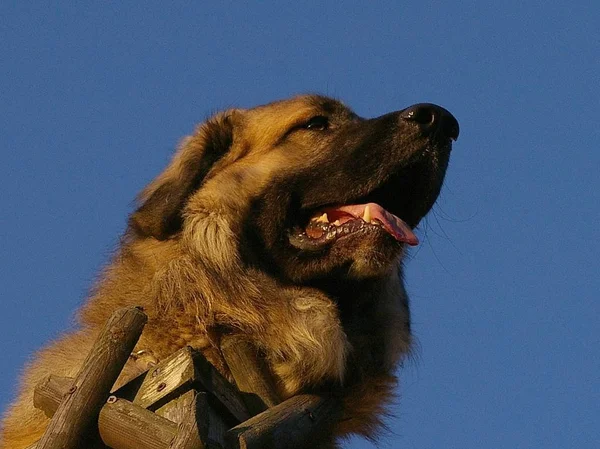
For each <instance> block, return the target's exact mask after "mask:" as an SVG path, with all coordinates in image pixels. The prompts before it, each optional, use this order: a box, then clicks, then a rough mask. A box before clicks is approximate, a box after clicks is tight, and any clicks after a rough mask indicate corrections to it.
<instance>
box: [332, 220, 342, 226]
mask: <svg viewBox="0 0 600 449" xmlns="http://www.w3.org/2000/svg"><path fill="white" fill-rule="evenodd" d="M332 224H333V225H334V226H340V225H341V224H342V223H341V222H340V220H335V221H334V222H333V223H332Z"/></svg>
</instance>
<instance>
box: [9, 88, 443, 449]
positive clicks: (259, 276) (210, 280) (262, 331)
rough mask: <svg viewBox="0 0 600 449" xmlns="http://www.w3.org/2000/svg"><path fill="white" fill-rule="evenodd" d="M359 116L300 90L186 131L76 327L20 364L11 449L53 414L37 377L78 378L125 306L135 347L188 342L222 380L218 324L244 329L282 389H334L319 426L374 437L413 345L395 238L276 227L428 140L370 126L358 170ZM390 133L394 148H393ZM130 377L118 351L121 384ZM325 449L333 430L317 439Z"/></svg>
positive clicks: (382, 177) (335, 198)
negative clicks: (131, 311)
mask: <svg viewBox="0 0 600 449" xmlns="http://www.w3.org/2000/svg"><path fill="white" fill-rule="evenodd" d="M315 115H327V116H331V117H332V128H331V130H328V132H327V133H321V134H319V133H317V132H304V131H299V132H297V131H295V130H296V129H297V128H298V127H299V126H301V125H302V123H304V122H305V121H307V120H308V119H310V118H311V117H313V116H315ZM334 118H335V120H334ZM336 120H337V121H336ZM361 126H362V122H361V121H360V120H359V118H358V117H357V116H356V115H355V114H354V113H353V112H352V111H350V110H349V109H348V108H346V107H345V106H343V105H342V104H341V103H339V102H337V101H334V100H331V99H328V98H325V97H319V96H303V97H296V98H293V99H291V100H285V101H281V102H276V103H272V104H270V105H265V106H261V107H258V108H254V109H250V110H240V109H235V110H229V111H226V112H224V113H221V114H218V115H216V116H215V117H213V118H211V119H210V120H208V121H207V122H206V123H204V124H202V125H200V126H199V127H198V128H197V130H196V131H195V133H194V134H193V135H192V136H191V137H188V138H187V139H185V140H183V142H182V144H181V146H180V148H179V150H178V151H177V153H176V154H175V156H174V158H173V160H172V162H171V163H170V165H169V166H168V167H167V168H166V169H165V170H164V171H163V172H162V173H161V174H160V175H159V176H158V177H157V178H156V179H155V180H154V181H153V182H152V183H150V185H148V186H147V187H146V188H145V189H144V190H143V191H142V193H141V194H140V196H139V203H140V207H139V209H138V210H137V211H135V212H134V213H133V214H132V216H131V218H130V222H129V223H130V225H129V228H128V230H127V232H126V234H125V236H124V238H123V239H122V245H121V247H120V248H119V249H118V251H117V252H116V253H115V255H114V257H113V258H112V261H111V262H110V264H108V266H107V267H106V268H105V270H104V271H103V273H102V275H101V276H100V278H99V281H98V282H97V284H96V285H95V287H94V289H93V291H92V293H91V295H90V298H89V300H88V301H87V302H86V304H85V305H84V306H83V307H82V309H81V310H80V313H79V315H78V316H79V326H78V328H77V329H76V330H73V331H72V332H70V333H67V334H65V335H63V336H62V337H61V338H59V339H58V340H56V341H55V342H53V343H51V344H49V345H48V346H47V347H46V348H44V349H42V350H41V351H40V352H39V353H38V354H37V355H36V356H35V357H34V358H33V360H32V361H31V363H29V365H28V366H27V368H26V369H25V371H24V375H23V377H22V380H21V388H20V393H19V396H18V398H17V400H16V402H15V403H14V404H13V405H12V406H11V407H10V409H9V410H8V412H7V414H6V416H5V417H4V421H3V430H2V433H1V435H2V436H1V437H0V442H1V444H2V447H5V448H7V449H8V448H11V449H21V448H25V447H27V446H28V445H30V444H32V443H34V442H35V441H36V440H38V439H39V438H40V436H41V434H42V433H43V430H44V428H45V426H46V425H47V422H48V419H47V418H46V417H45V416H44V415H43V413H42V412H41V411H39V410H36V409H34V408H33V400H32V394H33V388H34V386H35V385H36V383H37V382H39V380H40V379H42V378H43V377H45V376H46V375H48V374H50V373H53V374H56V375H59V376H75V375H76V373H77V371H78V369H79V367H80V364H81V363H82V361H83V360H84V358H85V356H86V354H87V352H88V350H89V348H90V346H91V344H92V342H93V340H94V338H95V336H96V335H97V333H98V331H99V329H100V328H101V327H102V325H103V324H104V322H105V321H106V320H107V319H108V318H109V316H110V315H111V314H112V312H113V311H114V310H115V309H117V308H121V307H124V306H130V305H139V306H142V307H143V308H144V311H145V312H146V313H147V314H148V316H149V321H148V324H147V326H146V328H145V330H144V333H143V335H142V337H141V339H140V341H139V343H138V344H137V347H136V351H137V350H145V351H147V352H148V353H151V354H152V356H153V357H154V358H156V359H158V360H160V359H162V358H164V357H166V356H168V355H170V354H171V353H173V352H174V351H177V350H178V349H180V348H182V347H184V346H185V345H191V346H194V347H196V348H198V349H200V350H201V351H203V353H204V354H205V356H206V357H207V358H208V359H209V360H210V361H211V362H212V363H213V364H214V365H215V366H216V367H217V368H218V369H219V370H220V371H221V372H222V373H223V374H224V375H226V376H228V375H229V373H228V371H227V368H226V366H225V364H224V362H223V359H222V357H221V355H220V352H219V338H220V335H222V333H223V332H228V333H238V334H242V335H245V336H246V337H247V338H248V340H250V341H251V342H252V343H253V344H255V345H256V347H257V348H258V349H259V350H260V352H261V353H262V354H264V356H265V358H266V360H267V362H268V364H269V366H270V369H271V371H272V372H273V374H274V377H275V379H276V380H277V383H278V388H279V392H280V394H281V395H282V397H284V398H285V397H289V396H291V395H294V394H296V393H298V392H301V391H310V390H318V389H327V390H330V391H335V392H337V394H338V395H339V397H340V398H341V399H340V400H342V401H343V402H344V406H345V408H344V415H343V417H342V419H341V420H340V421H339V422H337V423H332V429H331V432H330V434H331V435H337V436H342V435H346V434H349V433H353V432H354V433H361V434H364V435H367V436H370V437H372V436H374V435H375V433H376V431H377V430H378V429H379V428H380V425H381V419H382V416H384V414H385V410H386V406H387V405H388V404H389V403H390V401H391V400H392V399H393V390H394V387H395V376H394V370H395V368H396V365H397V363H398V361H399V360H400V359H401V358H402V356H403V355H404V354H406V353H407V352H408V351H409V345H410V329H409V313H408V303H407V298H406V294H405V290H404V287H403V283H402V279H401V265H400V264H401V258H402V254H403V247H402V245H400V244H397V242H395V241H393V240H392V239H391V238H390V237H389V236H388V235H383V234H385V233H374V234H369V235H365V236H364V237H363V238H358V237H356V238H354V237H353V238H348V239H346V240H345V241H341V240H340V242H339V243H336V244H335V245H334V246H333V247H332V248H331V249H330V250H329V251H328V252H327V253H325V254H322V255H312V256H310V257H301V255H300V256H299V255H298V254H297V253H295V252H293V249H292V248H289V247H288V246H287V244H286V243H285V242H286V241H285V235H286V234H285V231H286V230H285V228H284V227H285V224H286V223H287V220H289V218H290V215H293V213H294V212H293V211H294V209H293V207H295V206H293V205H294V204H299V205H300V207H314V206H315V205H318V203H319V202H323V204H325V203H330V204H334V203H344V202H346V201H349V200H350V199H352V197H355V198H358V197H359V196H363V195H365V194H366V193H368V192H369V191H370V190H373V189H374V188H375V187H377V186H378V185H380V184H382V183H385V182H386V179H387V178H388V177H389V176H390V173H392V171H394V170H399V169H400V168H402V169H404V168H403V167H404V165H402V164H400V162H398V164H397V167H396V166H392V165H393V164H396V162H395V161H396V159H401V158H402V157H403V156H402V153H401V152H400V151H401V150H402V145H405V146H411V148H412V147H415V148H417V147H419V145H420V146H423V147H426V146H427V142H426V140H425V139H424V138H422V137H420V135H419V134H418V132H417V131H416V130H413V129H412V128H410V127H408V125H406V127H405V128H390V129H389V130H388V129H387V128H386V130H385V131H377V133H379V134H382V135H381V136H377V135H375V134H377V133H374V132H371V131H369V133H370V134H369V138H370V139H380V141H381V144H380V145H376V147H382V148H370V147H369V148H370V149H369V151H373V155H372V158H373V159H379V160H380V164H381V165H382V166H381V167H380V166H379V165H377V166H373V167H365V168H363V167H364V166H365V165H369V164H365V163H362V162H357V163H354V162H353V158H356V157H357V156H355V155H353V154H352V151H351V149H352V148H354V147H356V146H357V145H364V138H363V137H361V134H360V127H361ZM346 129H347V130H348V131H346ZM386 133H387V134H386ZM346 135H348V137H347V138H346V137H345V136H346ZM391 141H394V143H393V145H394V148H396V146H397V147H398V148H399V149H398V150H397V152H398V154H399V155H400V156H395V158H392V157H391V156H389V155H388V153H389V152H390V151H391V150H390V149H389V148H385V145H392V144H390V143H389V142H391ZM409 144H410V145H409ZM342 147H344V148H342ZM342 149H343V152H342V151H341V150H342ZM381 150H386V153H385V154H384V153H382V154H378V153H377V152H378V151H381ZM361 151H362V150H361ZM394 151H396V150H394ZM402 151H403V150H402ZM411 157H412V156H411ZM444 157H447V156H444ZM353 164H354V165H353ZM386 164H387V165H386ZM398 167H400V168H398ZM444 170H445V166H444V167H442V169H440V170H439V172H435V173H434V172H432V173H431V175H430V174H429V172H428V174H427V176H430V178H431V179H426V180H425V181H424V184H425V182H426V183H430V184H431V185H432V186H433V187H432V190H433V191H435V189H439V185H440V184H441V179H442V178H443V171H444ZM388 172H389V173H388ZM435 195H437V192H435V194H434V195H433V196H434V197H435ZM430 206H431V204H429V205H427V207H426V208H425V210H428V208H429V207H430ZM418 218H420V217H417V220H418ZM139 372H140V368H139V367H138V366H137V365H136V364H135V363H133V362H128V364H127V366H126V368H125V370H124V372H123V374H122V376H121V378H120V380H119V383H122V382H124V381H125V380H126V379H128V378H131V377H132V376H133V375H135V374H137V373H139ZM332 444H335V443H332V442H331V438H330V437H328V438H327V439H326V441H324V442H323V443H322V447H326V446H327V447H329V446H330V445H332ZM315 446H317V443H315Z"/></svg>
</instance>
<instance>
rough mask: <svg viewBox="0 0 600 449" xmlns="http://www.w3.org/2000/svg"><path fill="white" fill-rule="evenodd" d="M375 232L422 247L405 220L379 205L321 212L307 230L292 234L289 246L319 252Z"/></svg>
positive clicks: (316, 213)
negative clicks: (341, 241) (360, 235)
mask: <svg viewBox="0 0 600 449" xmlns="http://www.w3.org/2000/svg"><path fill="white" fill-rule="evenodd" d="M373 231H376V232H377V231H379V232H381V231H384V232H386V233H387V234H389V235H390V236H391V237H393V238H394V240H396V241H397V242H400V243H406V244H408V245H411V246H415V245H418V244H419V240H418V239H417V236H416V235H415V234H414V233H413V231H412V229H411V228H410V226H409V225H408V224H406V222H404V220H402V219H400V218H399V217H397V216H396V215H394V214H392V213H391V212H389V211H387V210H386V209H384V208H383V207H381V206H380V205H379V204H377V203H366V204H349V205H345V206H339V207H326V208H322V209H319V210H318V211H316V212H315V213H314V214H313V215H312V216H311V217H310V219H309V220H308V223H307V224H306V226H303V227H299V226H298V227H296V228H295V229H294V230H293V231H292V232H291V233H290V243H292V245H294V246H296V247H298V248H300V249H306V250H318V249H321V248H323V247H324V246H326V245H329V244H331V243H333V242H335V241H337V240H339V239H342V238H344V237H347V236H350V235H358V234H360V233H368V232H373Z"/></svg>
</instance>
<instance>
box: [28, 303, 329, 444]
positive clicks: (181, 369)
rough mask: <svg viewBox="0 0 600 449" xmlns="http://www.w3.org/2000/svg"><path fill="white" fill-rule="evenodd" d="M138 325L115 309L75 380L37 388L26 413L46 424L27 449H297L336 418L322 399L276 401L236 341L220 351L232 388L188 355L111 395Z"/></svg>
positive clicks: (246, 347) (135, 311)
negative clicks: (37, 413) (39, 415)
mask: <svg viewBox="0 0 600 449" xmlns="http://www.w3.org/2000/svg"><path fill="white" fill-rule="evenodd" d="M146 321H147V317H146V315H145V314H144V313H143V311H142V310H141V309H140V308H135V307H134V308H127V309H121V310H118V311H116V312H115V313H114V314H113V315H112V317H111V318H110V319H109V321H108V322H107V324H106V325H105V327H104V329H103V330H102V332H101V333H100V335H99V337H98V339H97V341H96V342H95V344H94V346H93V347H92V349H91V351H90V354H89V355H88V357H87V359H86V361H85V363H84V365H83V367H82V368H81V370H80V372H79V374H78V375H77V376H76V377H75V378H74V379H73V378H66V377H58V376H52V375H51V376H49V377H47V378H46V379H44V380H43V381H42V382H40V383H39V384H38V386H37V387H36V389H35V393H34V405H35V407H37V408H39V409H41V410H43V411H44V412H45V414H46V415H47V416H48V417H51V418H52V419H51V421H50V424H49V425H48V428H47V430H46V432H45V434H44V436H43V437H42V439H41V440H40V441H38V442H37V443H36V444H35V445H33V446H31V448H29V449H77V448H80V447H82V446H85V447H102V444H101V443H103V444H104V445H105V446H108V447H109V448H112V449H205V448H206V449H226V448H231V449H237V448H239V449H258V448H260V449H268V448H272V449H284V448H285V449H293V448H302V447H307V446H309V447H310V445H311V444H310V443H311V442H313V443H314V441H315V437H317V436H318V434H319V433H321V432H323V431H324V430H325V429H326V428H327V427H328V424H329V423H330V422H331V421H332V420H335V419H336V417H337V416H338V414H339V403H338V401H336V400H335V399H333V398H330V397H324V396H318V395H308V394H305V395H298V396H295V397H293V398H290V399H288V400H286V401H284V402H281V403H280V401H279V399H278V397H277V394H276V392H275V389H274V388H273V385H272V383H271V381H270V377H269V375H268V373H267V372H266V371H265V370H264V369H263V367H262V365H261V361H260V359H259V358H258V357H257V351H256V350H255V348H253V347H252V346H251V345H250V344H249V343H248V342H246V341H244V340H241V339H240V338H239V337H235V336H230V337H225V338H224V339H223V342H222V345H221V349H222V352H223V355H224V358H225V360H226V362H227V364H228V367H229V369H230V371H231V373H232V376H233V377H234V379H235V385H232V384H230V383H229V382H228V381H227V380H226V379H225V378H224V377H222V376H221V375H220V374H219V373H218V372H217V371H216V370H215V368H214V367H213V366H212V365H211V364H210V363H209V362H208V361H207V360H206V359H205V358H204V357H203V356H202V355H201V354H200V353H199V352H197V351H195V350H194V349H193V348H190V347H186V348H183V349H181V350H180V351H178V352H176V353H174V354H172V355H171V356H170V357H168V358H167V359H165V360H163V361H161V362H160V363H159V364H157V365H155V366H152V367H151V368H150V369H148V370H147V371H146V372H144V373H142V374H141V375H140V376H138V377H136V378H135V379H133V380H131V381H129V382H128V383H127V384H125V385H124V386H122V387H121V388H119V389H117V390H115V391H111V388H112V386H113V385H114V383H115V381H116V379H117V378H118V376H119V374H120V373H121V370H122V369H123V366H124V365H125V363H126V362H127V359H128V357H129V356H130V354H131V351H132V350H133V348H134V346H135V344H136V342H137V340H138V339H139V337H140V335H141V333H142V329H143V327H144V325H145V323H146ZM100 442H101V443H100ZM94 444H97V446H94Z"/></svg>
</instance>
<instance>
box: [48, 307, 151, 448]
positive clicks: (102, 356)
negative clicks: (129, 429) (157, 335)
mask: <svg viewBox="0 0 600 449" xmlns="http://www.w3.org/2000/svg"><path fill="white" fill-rule="evenodd" d="M147 319H148V318H147V317H146V315H145V314H144V313H143V312H142V310H141V309H140V308H136V307H131V308H126V309H120V310H117V311H116V312H115V313H113V315H112V316H111V318H110V319H109V320H108V322H107V323H106V324H105V326H104V328H103V329H102V331H101V332H100V335H99V336H98V338H97V339H96V342H95V343H94V345H93V347H92V349H91V351H90V353H89V354H88V356H87V358H86V360H85V362H84V363H83V366H82V368H81V370H80V371H79V373H78V375H77V376H76V377H75V380H74V382H73V384H72V386H71V388H70V389H69V390H68V393H67V395H66V396H65V397H64V398H63V400H62V402H61V404H60V405H59V407H58V409H57V410H56V413H55V414H54V417H53V418H52V420H51V421H50V424H49V425H48V427H47V429H46V432H45V433H44V435H43V436H42V439H41V440H40V441H39V443H38V445H37V449H76V448H78V447H80V442H81V441H82V440H83V438H84V437H85V436H88V435H89V434H90V433H91V434H93V433H96V432H97V424H96V423H97V419H98V414H99V413H100V409H101V408H102V405H103V404H104V403H105V401H106V398H107V397H108V395H109V392H110V389H111V387H112V386H113V384H114V383H115V381H116V379H117V377H118V376H119V374H120V373H121V370H122V369H123V366H124V365H125V362H127V359H128V358H129V355H130V354H131V351H132V350H133V348H134V346H135V344H136V342H137V340H138V338H139V337H140V334H141V333H142V329H143V328H144V325H145V324H146V321H147Z"/></svg>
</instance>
